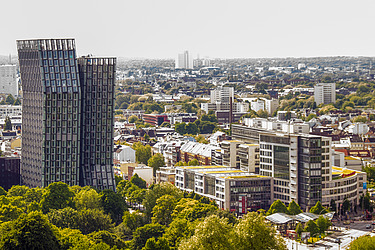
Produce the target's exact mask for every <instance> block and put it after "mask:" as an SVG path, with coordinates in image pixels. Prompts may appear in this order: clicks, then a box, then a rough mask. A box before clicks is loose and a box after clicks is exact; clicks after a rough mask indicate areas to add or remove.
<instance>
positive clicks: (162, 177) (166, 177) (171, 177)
mask: <svg viewBox="0 0 375 250" xmlns="http://www.w3.org/2000/svg"><path fill="white" fill-rule="evenodd" d="M175 178H176V169H175V168H174V167H161V168H160V169H159V170H156V178H155V182H156V183H161V182H170V183H172V184H174V183H175Z"/></svg>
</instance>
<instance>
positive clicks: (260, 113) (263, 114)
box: [257, 109, 268, 118]
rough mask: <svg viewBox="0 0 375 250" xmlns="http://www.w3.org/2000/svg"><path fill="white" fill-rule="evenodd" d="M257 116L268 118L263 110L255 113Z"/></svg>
mask: <svg viewBox="0 0 375 250" xmlns="http://www.w3.org/2000/svg"><path fill="white" fill-rule="evenodd" d="M257 114H258V116H259V117H261V118H267V117H268V112H267V111H266V110H263V109H261V110H259V111H258V112H257Z"/></svg>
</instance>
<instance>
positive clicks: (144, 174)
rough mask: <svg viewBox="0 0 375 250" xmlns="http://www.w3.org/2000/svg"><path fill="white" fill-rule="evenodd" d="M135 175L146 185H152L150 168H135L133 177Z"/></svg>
mask: <svg viewBox="0 0 375 250" xmlns="http://www.w3.org/2000/svg"><path fill="white" fill-rule="evenodd" d="M135 174H137V175H138V176H139V177H141V178H142V179H143V180H145V181H146V183H147V185H150V184H152V183H153V178H154V174H153V169H152V168H151V167H147V166H145V167H136V168H134V171H133V176H134V175H135Z"/></svg>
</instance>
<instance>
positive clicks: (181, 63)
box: [175, 50, 194, 69]
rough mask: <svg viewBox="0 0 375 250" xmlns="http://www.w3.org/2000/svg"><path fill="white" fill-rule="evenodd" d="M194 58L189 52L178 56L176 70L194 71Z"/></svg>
mask: <svg viewBox="0 0 375 250" xmlns="http://www.w3.org/2000/svg"><path fill="white" fill-rule="evenodd" d="M193 67H194V65H193V57H192V56H191V54H190V53H189V51H187V50H186V51H184V53H182V54H178V56H177V59H176V66H175V68H176V69H193Z"/></svg>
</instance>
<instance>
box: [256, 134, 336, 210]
mask: <svg viewBox="0 0 375 250" xmlns="http://www.w3.org/2000/svg"><path fill="white" fill-rule="evenodd" d="M259 144H260V170H259V171H260V174H261V175H264V176H272V177H273V179H274V198H275V199H280V200H281V201H283V202H284V203H286V204H289V203H290V202H291V201H292V200H295V201H296V202H298V204H299V205H300V206H301V208H302V209H304V210H305V209H307V210H308V209H310V208H311V207H312V206H314V205H315V204H316V202H317V201H321V200H322V189H323V184H325V183H327V182H329V181H330V180H331V179H330V178H331V157H330V154H331V153H330V145H331V141H330V138H326V137H322V136H315V135H309V134H287V133H261V134H260V139H259Z"/></svg>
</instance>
